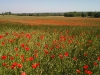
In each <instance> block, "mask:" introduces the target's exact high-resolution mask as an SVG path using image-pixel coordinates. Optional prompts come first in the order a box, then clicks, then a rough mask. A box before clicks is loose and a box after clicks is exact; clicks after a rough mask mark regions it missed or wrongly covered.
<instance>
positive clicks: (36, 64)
mask: <svg viewBox="0 0 100 75" xmlns="http://www.w3.org/2000/svg"><path fill="white" fill-rule="evenodd" d="M39 65H40V63H34V64H33V65H32V68H37V67H38V66H39Z"/></svg>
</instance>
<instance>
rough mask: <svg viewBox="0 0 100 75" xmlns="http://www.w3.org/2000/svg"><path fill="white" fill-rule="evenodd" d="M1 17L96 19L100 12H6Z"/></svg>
mask: <svg viewBox="0 0 100 75" xmlns="http://www.w3.org/2000/svg"><path fill="white" fill-rule="evenodd" d="M1 15H3V16H4V15H17V16H64V17H92V18H93V17H94V18H100V12H65V13H64V12H62V13H11V12H5V13H2V14H1Z"/></svg>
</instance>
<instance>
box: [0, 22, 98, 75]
mask: <svg viewBox="0 0 100 75" xmlns="http://www.w3.org/2000/svg"><path fill="white" fill-rule="evenodd" d="M25 74H27V75H99V74H100V28H98V27H79V26H77V27H74V26H49V25H48V26H46V25H41V26H28V25H21V24H17V23H16V24H14V23H0V75H25Z"/></svg>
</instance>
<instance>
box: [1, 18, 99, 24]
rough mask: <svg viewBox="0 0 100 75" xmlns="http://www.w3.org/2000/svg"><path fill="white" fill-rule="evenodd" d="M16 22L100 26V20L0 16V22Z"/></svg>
mask: <svg viewBox="0 0 100 75" xmlns="http://www.w3.org/2000/svg"><path fill="white" fill-rule="evenodd" d="M2 21H5V22H17V23H23V24H29V25H60V26H61V25H65V26H100V18H81V17H74V18H72V17H63V16H60V17H59V16H56V17H52V16H44V17H43V16H39V17H37V16H0V22H2Z"/></svg>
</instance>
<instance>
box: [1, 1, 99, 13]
mask: <svg viewBox="0 0 100 75" xmlns="http://www.w3.org/2000/svg"><path fill="white" fill-rule="evenodd" d="M99 3H100V0H95V1H94V0H93V1H91V0H84V1H80V0H70V1H69V0H17V1H16V0H8V1H5V0H2V1H0V13H3V12H11V13H58V12H59V13H62V12H74V11H76V12H87V11H93V12H95V11H96V12H99V11H100V8H99V7H100V4H99Z"/></svg>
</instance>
